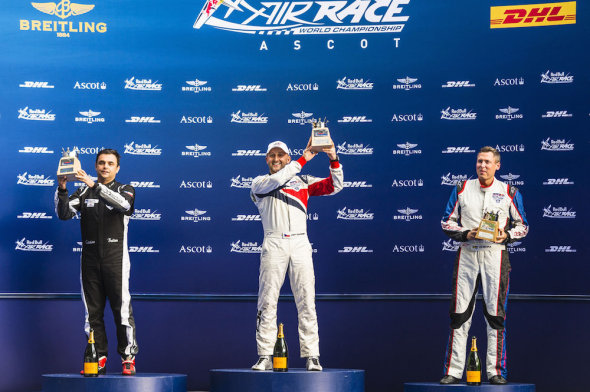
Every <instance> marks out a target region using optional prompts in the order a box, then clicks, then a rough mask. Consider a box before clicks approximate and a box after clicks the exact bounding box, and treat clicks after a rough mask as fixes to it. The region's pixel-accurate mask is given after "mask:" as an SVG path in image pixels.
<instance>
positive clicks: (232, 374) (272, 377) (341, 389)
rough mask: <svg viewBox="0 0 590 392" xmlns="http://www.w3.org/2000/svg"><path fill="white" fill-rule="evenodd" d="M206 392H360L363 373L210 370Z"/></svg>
mask: <svg viewBox="0 0 590 392" xmlns="http://www.w3.org/2000/svg"><path fill="white" fill-rule="evenodd" d="M209 377H210V385H211V391H210V392H306V391H310V392H364V390H365V371H364V370H354V369H324V370H323V371H321V372H308V371H306V370H305V369H289V371H288V372H273V371H272V370H267V371H254V370H250V369H212V370H210V371H209Z"/></svg>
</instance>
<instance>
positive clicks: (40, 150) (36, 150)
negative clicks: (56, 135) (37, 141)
mask: <svg viewBox="0 0 590 392" xmlns="http://www.w3.org/2000/svg"><path fill="white" fill-rule="evenodd" d="M18 152H20V153H23V154H53V150H50V149H49V148H48V147H23V149H22V150H18Z"/></svg>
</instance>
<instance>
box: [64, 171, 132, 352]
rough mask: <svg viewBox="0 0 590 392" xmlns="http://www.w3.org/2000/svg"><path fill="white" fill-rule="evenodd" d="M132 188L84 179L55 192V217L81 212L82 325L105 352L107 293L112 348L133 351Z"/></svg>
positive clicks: (119, 350) (65, 218)
mask: <svg viewBox="0 0 590 392" xmlns="http://www.w3.org/2000/svg"><path fill="white" fill-rule="evenodd" d="M134 200H135V189H133V187H132V186H130V185H124V184H121V183H118V182H116V181H112V182H110V183H108V184H99V183H96V184H95V185H94V186H93V187H92V188H89V187H87V186H86V185H83V186H82V187H80V188H78V190H77V191H76V192H75V193H74V194H73V195H71V196H70V197H68V191H67V189H64V190H62V189H59V188H58V189H57V191H56V193H55V205H56V212H57V216H58V217H59V219H62V220H67V219H71V218H73V217H74V216H75V215H76V213H78V212H79V213H80V228H81V231H82V257H81V267H80V281H81V284H82V300H83V302H84V307H85V311H86V318H85V324H84V330H85V332H86V334H87V335H88V333H89V332H90V328H92V329H93V330H94V339H95V341H96V351H97V352H98V355H99V356H103V355H104V356H106V355H107V354H108V345H107V336H106V331H105V327H104V319H103V317H104V308H105V304H106V299H107V298H108V299H109V303H110V305H111V310H112V311H113V316H114V319H115V324H116V327H117V342H118V346H117V351H118V352H119V354H120V355H121V356H122V357H127V356H129V355H135V354H136V353H137V351H138V347H137V342H136V341H135V321H134V319H133V311H132V309H131V296H130V294H129V270H130V262H129V251H128V249H127V225H128V222H129V217H130V216H131V214H133V203H134Z"/></svg>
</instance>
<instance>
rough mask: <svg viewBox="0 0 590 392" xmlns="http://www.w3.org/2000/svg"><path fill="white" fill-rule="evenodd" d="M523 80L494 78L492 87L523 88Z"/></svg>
mask: <svg viewBox="0 0 590 392" xmlns="http://www.w3.org/2000/svg"><path fill="white" fill-rule="evenodd" d="M523 85H524V78H523V77H520V78H496V80H494V87H505V86H523Z"/></svg>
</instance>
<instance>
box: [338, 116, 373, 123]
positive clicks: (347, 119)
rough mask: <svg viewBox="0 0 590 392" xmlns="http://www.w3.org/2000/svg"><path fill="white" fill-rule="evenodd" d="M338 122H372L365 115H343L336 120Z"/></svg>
mask: <svg viewBox="0 0 590 392" xmlns="http://www.w3.org/2000/svg"><path fill="white" fill-rule="evenodd" d="M338 122H339V123H370V122H373V120H371V119H370V118H367V116H343V117H342V118H341V119H339V120H338Z"/></svg>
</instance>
